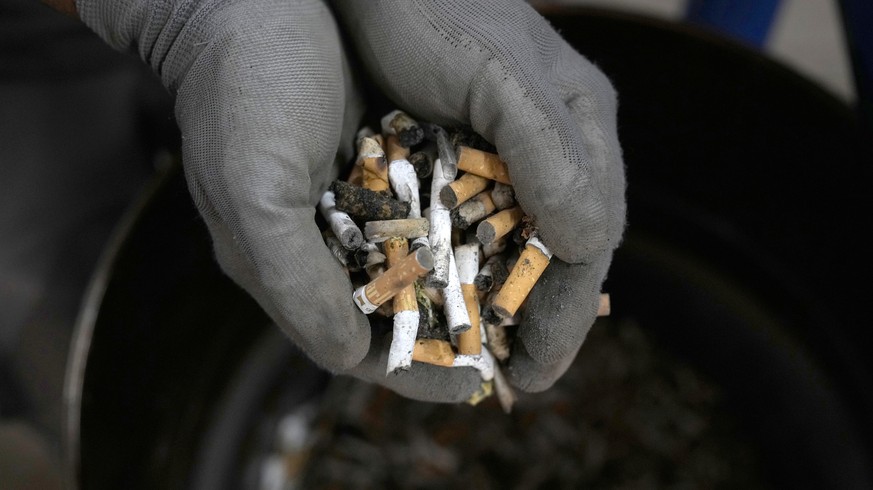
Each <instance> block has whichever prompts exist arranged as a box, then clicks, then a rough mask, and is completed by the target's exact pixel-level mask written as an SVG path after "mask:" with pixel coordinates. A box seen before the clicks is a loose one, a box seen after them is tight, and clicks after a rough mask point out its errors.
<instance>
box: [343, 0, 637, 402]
mask: <svg viewBox="0 0 873 490" xmlns="http://www.w3.org/2000/svg"><path fill="white" fill-rule="evenodd" d="M334 6H335V8H336V10H337V12H338V14H339V17H340V19H341V23H342V25H343V26H344V28H345V29H346V30H347V31H348V32H349V34H350V35H351V38H352V40H353V43H352V44H353V45H354V47H355V49H356V50H357V52H358V55H359V56H360V58H361V59H362V60H363V62H364V65H365V66H366V67H367V68H368V69H369V71H370V74H371V75H372V77H373V78H374V79H375V80H376V82H377V83H378V84H379V86H380V87H381V88H382V89H383V90H384V91H385V93H386V94H388V96H389V97H390V98H391V99H393V100H394V102H395V103H397V104H398V105H399V106H401V107H405V108H407V109H409V110H410V111H412V112H413V113H414V114H415V115H417V116H419V117H421V118H423V119H426V120H430V121H433V122H436V123H439V124H449V125H451V124H470V125H472V127H473V129H474V130H475V131H476V132H478V133H479V134H481V135H482V136H484V137H485V138H486V139H487V140H488V141H490V142H492V143H494V144H495V145H496V146H497V151H498V153H499V154H500V156H501V157H502V158H503V159H504V160H505V161H506V163H507V165H508V166H509V172H510V176H511V178H512V182H513V184H514V186H515V192H516V195H517V197H518V201H519V203H520V204H521V206H522V208H523V209H524V210H525V211H526V212H527V213H528V214H529V215H531V216H532V217H533V218H534V220H535V223H536V225H537V226H538V227H539V230H540V233H541V237H542V240H543V242H544V243H545V244H546V246H548V247H549V248H550V249H551V250H552V251H553V252H554V253H555V256H556V257H557V258H556V259H553V260H552V263H551V264H550V265H549V267H548V269H546V272H545V274H544V275H543V277H542V278H541V280H540V282H539V283H538V284H537V285H536V287H535V288H534V290H533V291H532V293H531V296H530V297H529V299H528V303H527V309H526V314H525V316H524V321H523V323H522V324H521V326H520V328H519V331H518V342H516V346H515V348H514V350H513V352H512V356H511V357H510V370H509V377H510V380H511V381H512V382H513V383H514V384H515V385H516V386H518V387H519V388H521V389H523V390H526V391H541V390H544V389H546V388H548V387H550V386H551V385H552V384H553V383H554V382H555V380H557V379H558V377H560V376H561V374H563V373H564V371H566V369H567V368H568V367H569V365H570V363H571V361H572V360H573V358H574V357H575V355H576V352H577V351H578V350H579V347H580V346H581V345H582V342H583V341H584V340H585V336H586V334H587V333H588V330H589V329H590V328H591V325H592V323H593V322H594V319H595V317H596V313H597V305H598V296H599V293H600V286H601V284H602V283H603V280H604V278H605V277H606V272H607V269H608V268H609V264H610V261H611V259H612V252H613V250H614V249H615V248H616V247H617V246H618V243H619V241H620V239H621V235H622V232H623V230H624V225H625V199H624V189H625V181H624V166H623V164H622V159H621V148H620V147H619V144H618V137H617V130H616V120H615V118H616V110H617V108H616V95H615V92H614V90H613V88H612V86H611V84H610V83H609V80H607V79H606V77H605V76H604V75H603V73H601V72H600V70H598V69H597V67H595V66H594V65H593V64H591V62H590V61H588V60H586V59H585V58H584V57H582V56H581V55H579V53H577V52H576V51H575V50H573V48H571V47H570V46H569V45H568V44H567V43H566V42H565V41H564V40H563V39H561V37H560V36H559V35H558V34H557V33H556V32H555V31H554V29H552V28H551V27H550V26H549V24H548V23H547V22H546V21H545V20H544V19H543V18H542V17H541V16H540V15H539V14H537V13H536V12H535V11H534V10H533V9H532V8H531V7H530V6H529V5H527V4H526V3H525V2H523V1H520V0H517V1H510V0H506V1H498V0H420V1H419V0H375V1H374V0H370V1H366V2H362V1H355V0H337V1H335V2H334Z"/></svg>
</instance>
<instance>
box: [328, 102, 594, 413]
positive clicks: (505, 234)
mask: <svg viewBox="0 0 873 490" xmlns="http://www.w3.org/2000/svg"><path fill="white" fill-rule="evenodd" d="M357 136H358V137H357V158H356V161H355V165H353V166H352V170H351V172H350V174H349V175H348V178H347V179H346V180H337V181H334V182H333V183H332V184H331V186H330V188H329V190H328V191H327V192H325V193H324V195H323V196H322V198H321V201H320V202H319V211H320V212H321V214H322V216H323V217H324V218H325V220H326V221H327V223H328V225H329V229H328V230H326V231H325V232H324V240H325V243H326V244H327V246H328V248H329V249H330V250H331V252H332V253H333V255H334V256H335V257H336V258H337V260H338V261H339V262H340V263H341V264H342V266H343V267H344V268H345V270H346V271H347V272H348V273H349V277H350V279H351V280H352V284H353V285H354V287H355V290H354V292H353V293H351V292H350V294H352V296H353V299H354V302H355V304H356V305H357V306H358V307H359V308H360V309H361V311H363V312H364V313H365V314H368V315H369V314H376V315H382V316H384V317H392V318H393V334H394V335H393V340H392V344H391V348H390V351H389V356H388V364H387V373H386V375H402V372H403V371H405V370H407V369H409V368H410V366H411V365H412V363H413V362H423V363H428V364H434V365H437V366H444V367H459V366H469V367H473V368H476V369H477V370H478V371H479V372H480V373H481V376H482V381H483V382H482V386H481V389H480V391H479V392H478V393H476V394H475V395H474V396H473V398H471V400H470V403H473V404H475V403H477V402H478V401H479V400H481V399H483V398H485V397H488V396H489V395H490V394H491V393H492V392H494V393H496V395H497V397H498V399H499V400H500V403H501V405H502V406H503V408H504V410H506V411H507V412H508V411H509V410H510V408H511V406H512V404H513V402H514V400H515V396H514V394H513V393H512V390H511V389H510V387H509V385H508V384H507V382H506V380H505V378H504V377H503V375H502V373H501V371H500V363H501V362H505V361H506V360H507V359H508V357H509V353H510V342H511V339H510V338H509V335H507V330H506V327H508V326H514V325H517V324H518V323H519V322H520V315H519V312H520V311H521V309H522V308H523V305H524V302H525V299H526V298H527V296H528V294H529V293H530V291H531V290H532V288H533V286H534V284H536V282H537V280H538V279H539V277H540V276H541V275H542V273H543V271H544V270H545V269H546V267H548V265H549V261H550V259H551V257H552V253H551V252H550V251H549V249H548V248H547V247H546V246H545V245H544V244H543V243H542V242H541V241H540V240H539V238H538V237H537V231H536V228H535V226H534V223H532V220H531V219H529V218H528V217H527V216H526V215H525V212H524V210H523V209H522V208H521V207H520V206H519V205H518V203H517V202H516V201H515V196H514V191H513V188H512V183H511V181H510V178H509V172H508V169H507V166H506V164H505V163H504V162H503V161H501V160H500V157H499V156H498V155H497V154H496V153H495V150H494V147H493V146H492V145H490V144H489V143H488V142H487V141H485V140H484V139H483V138H481V137H480V136H478V135H476V134H475V133H473V132H472V131H470V130H465V129H457V130H452V131H448V130H445V129H443V128H441V127H439V126H436V125H434V124H430V123H419V122H417V121H415V120H414V119H412V118H411V117H410V116H409V115H407V114H406V113H404V112H402V111H393V112H391V113H389V114H387V115H385V116H384V117H383V118H382V120H381V128H380V132H379V133H376V132H374V131H373V130H372V129H371V128H369V127H364V128H363V129H361V130H360V131H359V132H358V135H357ZM423 203H426V204H427V205H428V207H425V208H424V209H422V206H423ZM608 309H609V303H608V296H606V295H603V296H602V297H601V311H600V312H599V313H600V314H608Z"/></svg>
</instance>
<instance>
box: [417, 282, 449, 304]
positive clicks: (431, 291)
mask: <svg viewBox="0 0 873 490" xmlns="http://www.w3.org/2000/svg"><path fill="white" fill-rule="evenodd" d="M421 294H423V295H424V296H425V297H427V299H428V300H430V302H431V303H433V304H435V305H436V306H442V305H444V304H445V303H446V299H445V298H444V297H443V290H442V289H437V288H432V287H427V286H425V287H423V288H421Z"/></svg>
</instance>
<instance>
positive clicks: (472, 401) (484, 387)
mask: <svg viewBox="0 0 873 490" xmlns="http://www.w3.org/2000/svg"><path fill="white" fill-rule="evenodd" d="M493 393H494V381H492V380H488V381H484V380H483V381H482V383H481V384H480V385H479V389H478V390H476V391H475V392H473V394H472V395H470V398H467V404H468V405H470V406H473V407H475V406H476V405H478V404H480V403H482V401H483V400H486V399H488V397H490V396H491V395H492V394H493Z"/></svg>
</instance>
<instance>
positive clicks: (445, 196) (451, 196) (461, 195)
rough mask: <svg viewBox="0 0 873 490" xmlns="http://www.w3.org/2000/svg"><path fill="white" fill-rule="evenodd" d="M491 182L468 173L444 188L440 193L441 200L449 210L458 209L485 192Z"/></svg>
mask: <svg viewBox="0 0 873 490" xmlns="http://www.w3.org/2000/svg"><path fill="white" fill-rule="evenodd" d="M489 184H491V180H489V179H486V178H485V177H480V176H478V175H476V174H471V173H466V174H464V175H462V176H461V178H459V179H458V180H455V181H452V182H451V183H450V184H449V185H447V186H445V187H443V190H442V191H441V192H440V200H441V201H442V202H443V204H445V206H446V207H447V208H449V209H452V208H455V207H457V206H458V205H459V204H462V203H463V202H465V201H467V200H468V199H470V198H471V197H473V196H475V195H476V194H478V193H480V192H482V191H484V190H485V189H486V188H487V187H488V185H489Z"/></svg>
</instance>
